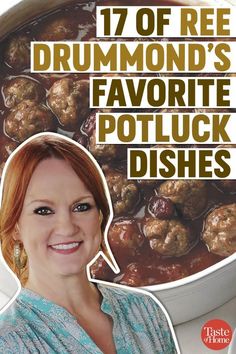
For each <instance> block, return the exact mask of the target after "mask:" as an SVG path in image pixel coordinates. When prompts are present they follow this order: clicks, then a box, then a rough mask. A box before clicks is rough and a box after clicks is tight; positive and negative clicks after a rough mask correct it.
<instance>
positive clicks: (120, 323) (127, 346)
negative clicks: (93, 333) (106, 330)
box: [0, 284, 176, 354]
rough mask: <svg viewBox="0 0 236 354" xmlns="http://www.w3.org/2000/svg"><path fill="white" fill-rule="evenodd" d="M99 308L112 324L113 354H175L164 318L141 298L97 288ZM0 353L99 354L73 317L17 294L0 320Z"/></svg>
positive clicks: (149, 301) (28, 294)
mask: <svg viewBox="0 0 236 354" xmlns="http://www.w3.org/2000/svg"><path fill="white" fill-rule="evenodd" d="M98 289H99V291H100V292H101V294H102V297H103V300H102V304H101V309H102V311H103V312H105V313H107V314H109V315H110V316H111V317H112V319H113V337H114V342H115V347H116V351H117V354H145V353H147V354H152V353H153V354H154V353H155V354H157V353H160V354H172V353H173V354H174V353H176V350H175V345H174V342H173V338H172V335H171V331H170V329H169V326H168V323H167V320H166V318H165V315H164V313H163V312H162V310H161V309H160V308H159V306H158V305H157V303H156V302H155V301H154V300H153V299H152V298H151V297H150V296H149V295H144V294H142V293H138V292H134V291H129V290H123V289H120V288H115V287H109V286H107V285H106V286H105V285H101V284H99V285H98ZM0 353H4V354H15V353H17V354H26V353H27V354H28V353H32V354H35V353H40V354H43V353H50V354H53V353H56V354H59V353H60V354H68V353H73V354H76V353H82V354H89V353H90V354H101V353H102V352H101V350H100V349H99V348H98V347H97V346H96V344H95V343H94V342H93V341H92V339H91V338H90V337H89V336H88V334H87V333H86V332H85V331H84V330H83V328H81V327H80V326H79V324H78V322H77V321H76V318H75V317H74V316H73V315H71V314H70V313H69V312H68V311H67V310H66V309H64V308H63V307H61V306H58V305H56V304H54V303H53V302H51V301H49V300H47V299H45V298H43V297H41V296H39V295H38V294H35V293H34V292H32V291H30V290H27V289H22V291H21V293H20V295H19V296H18V298H17V299H16V301H15V302H14V303H13V304H12V305H11V306H10V307H9V308H8V309H7V310H6V311H5V312H4V313H3V314H2V315H0Z"/></svg>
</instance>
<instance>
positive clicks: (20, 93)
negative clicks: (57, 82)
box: [3, 77, 45, 108]
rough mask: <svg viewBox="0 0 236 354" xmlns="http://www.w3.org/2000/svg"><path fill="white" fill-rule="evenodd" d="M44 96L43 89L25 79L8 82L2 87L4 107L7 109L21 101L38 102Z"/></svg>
mask: <svg viewBox="0 0 236 354" xmlns="http://www.w3.org/2000/svg"><path fill="white" fill-rule="evenodd" d="M44 94H45V91H44V89H43V87H42V86H41V85H40V84H39V83H38V82H37V81H34V80H31V79H27V78H25V77H16V78H14V79H12V80H9V81H8V82H7V84H6V85H5V86H4V87H3V97H4V100H5V105H6V106H7V107H9V108H12V107H14V106H16V105H17V104H18V103H20V102H21V101H23V100H32V101H36V102H40V101H41V100H42V99H43V96H44Z"/></svg>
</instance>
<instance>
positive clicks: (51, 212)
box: [34, 207, 53, 215]
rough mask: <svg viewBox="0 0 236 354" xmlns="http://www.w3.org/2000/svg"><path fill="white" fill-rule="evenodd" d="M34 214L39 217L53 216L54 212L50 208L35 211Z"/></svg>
mask: <svg viewBox="0 0 236 354" xmlns="http://www.w3.org/2000/svg"><path fill="white" fill-rule="evenodd" d="M34 214H38V215H50V214H53V211H52V210H51V209H50V208H48V207H40V208H37V209H35V210H34Z"/></svg>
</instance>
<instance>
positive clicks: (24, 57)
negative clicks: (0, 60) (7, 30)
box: [4, 34, 30, 70]
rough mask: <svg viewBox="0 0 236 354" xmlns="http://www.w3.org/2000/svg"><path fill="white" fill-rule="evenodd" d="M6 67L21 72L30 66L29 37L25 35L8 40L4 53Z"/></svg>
mask: <svg viewBox="0 0 236 354" xmlns="http://www.w3.org/2000/svg"><path fill="white" fill-rule="evenodd" d="M4 59H5V62H6V64H7V65H9V66H10V67H11V68H13V69H15V70H22V69H25V68H29V66H30V37H29V36H28V35H27V34H25V35H18V34H17V35H15V36H14V37H12V38H9V41H8V43H7V48H6V50H5V53H4Z"/></svg>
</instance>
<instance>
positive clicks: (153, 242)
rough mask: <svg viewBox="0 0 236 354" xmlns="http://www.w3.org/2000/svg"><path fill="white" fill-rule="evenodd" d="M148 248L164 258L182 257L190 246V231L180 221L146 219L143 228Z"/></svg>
mask: <svg viewBox="0 0 236 354" xmlns="http://www.w3.org/2000/svg"><path fill="white" fill-rule="evenodd" d="M143 232H144V235H145V236H146V237H147V238H148V239H149V243H150V247H151V248H152V249H153V250H154V251H156V252H157V253H159V254H161V255H164V256H182V255H183V254H185V253H187V252H188V251H189V250H190V248H191V245H192V242H191V234H190V230H189V228H188V227H187V226H185V225H183V224H182V223H181V222H180V221H178V220H175V219H172V220H160V219H157V218H148V219H147V220H145V222H144V226H143Z"/></svg>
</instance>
